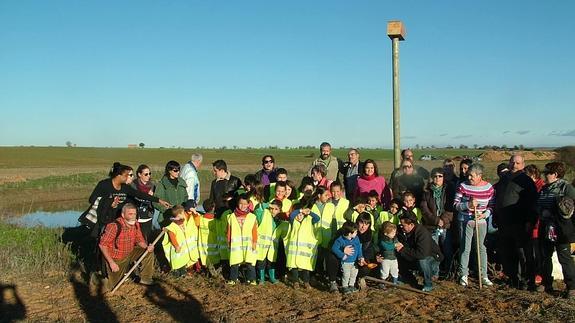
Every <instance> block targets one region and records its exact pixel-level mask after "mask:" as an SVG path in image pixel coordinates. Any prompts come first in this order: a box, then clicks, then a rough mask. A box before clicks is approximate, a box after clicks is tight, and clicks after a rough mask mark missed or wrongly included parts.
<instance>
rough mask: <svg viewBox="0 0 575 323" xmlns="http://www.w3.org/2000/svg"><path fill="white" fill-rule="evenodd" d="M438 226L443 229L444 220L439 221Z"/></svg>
mask: <svg viewBox="0 0 575 323" xmlns="http://www.w3.org/2000/svg"><path fill="white" fill-rule="evenodd" d="M437 225H438V226H439V227H440V228H443V220H442V219H439V223H437Z"/></svg>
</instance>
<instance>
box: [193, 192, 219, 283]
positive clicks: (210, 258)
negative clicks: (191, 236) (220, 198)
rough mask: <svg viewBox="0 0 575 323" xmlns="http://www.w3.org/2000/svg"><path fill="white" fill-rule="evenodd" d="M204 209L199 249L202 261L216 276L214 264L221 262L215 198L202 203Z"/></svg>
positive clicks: (211, 273)
mask: <svg viewBox="0 0 575 323" xmlns="http://www.w3.org/2000/svg"><path fill="white" fill-rule="evenodd" d="M202 207H203V209H204V212H205V213H204V214H202V217H201V219H200V229H199V242H198V250H199V254H200V261H201V263H202V265H203V266H205V267H206V268H207V269H208V271H209V273H210V275H212V276H216V275H217V272H216V271H215V268H214V266H215V265H218V264H219V263H220V252H219V250H218V236H217V234H218V232H217V231H218V230H217V225H218V221H214V219H215V215H214V212H215V209H216V204H215V203H214V200H212V199H207V200H204V202H203V203H202Z"/></svg>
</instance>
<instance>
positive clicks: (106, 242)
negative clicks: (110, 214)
mask: <svg viewBox="0 0 575 323" xmlns="http://www.w3.org/2000/svg"><path fill="white" fill-rule="evenodd" d="M116 222H118V223H120V226H121V227H122V229H121V230H120V235H119V236H118V238H117V239H116V234H117V232H118V226H117V225H116V223H114V222H112V223H108V224H107V225H106V228H105V229H104V233H103V234H102V237H101V238H100V246H102V247H105V248H107V249H108V252H109V253H110V256H111V257H112V259H115V260H118V259H124V258H126V257H127V256H128V255H129V254H130V253H131V252H132V250H134V247H135V246H137V245H138V244H140V243H143V244H146V240H145V239H144V236H143V235H142V231H141V230H140V225H139V223H138V222H136V225H128V224H126V221H124V218H118V219H117V220H116ZM116 247H117V248H116Z"/></svg>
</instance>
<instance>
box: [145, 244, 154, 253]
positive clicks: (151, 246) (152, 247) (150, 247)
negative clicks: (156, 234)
mask: <svg viewBox="0 0 575 323" xmlns="http://www.w3.org/2000/svg"><path fill="white" fill-rule="evenodd" d="M146 250H148V252H149V253H153V252H154V245H153V244H149V245H148V247H147V248H146Z"/></svg>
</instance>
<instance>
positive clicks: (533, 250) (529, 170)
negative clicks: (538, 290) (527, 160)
mask: <svg viewBox="0 0 575 323" xmlns="http://www.w3.org/2000/svg"><path fill="white" fill-rule="evenodd" d="M524 171H525V174H527V176H529V177H530V178H531V179H532V180H533V183H534V184H535V188H536V189H537V196H539V193H541V190H543V186H545V181H544V180H543V179H542V178H541V172H540V171H539V168H537V165H535V164H530V165H527V166H525V169H524ZM495 191H496V192H497V188H495ZM539 224H540V221H539V217H537V219H536V220H535V226H534V227H533V230H532V231H531V232H529V233H530V236H529V240H528V242H527V246H526V248H525V252H526V253H529V254H530V255H531V256H532V257H533V259H534V261H533V262H534V264H535V284H537V283H541V281H542V278H541V248H540V247H539Z"/></svg>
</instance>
